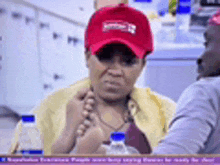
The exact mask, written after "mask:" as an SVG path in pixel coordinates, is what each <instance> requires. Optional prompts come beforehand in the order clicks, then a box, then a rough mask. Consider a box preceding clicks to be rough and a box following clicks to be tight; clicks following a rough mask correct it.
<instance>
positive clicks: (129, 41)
mask: <svg viewBox="0 0 220 165" xmlns="http://www.w3.org/2000/svg"><path fill="white" fill-rule="evenodd" d="M113 43H121V44H125V45H126V46H128V47H129V48H130V49H131V50H132V51H133V52H134V54H135V55H136V56H137V58H140V59H143V58H144V57H145V55H146V54H147V53H148V52H152V51H153V34H152V31H151V28H150V23H149V21H148V19H147V17H146V16H145V15H144V14H143V13H142V12H141V11H138V10H136V9H135V8H132V7H129V6H128V5H125V4H119V5H117V6H114V7H103V8H101V9H100V10H98V11H96V12H95V13H94V14H93V15H92V17H91V18H90V21H89V23H88V26H87V29H86V32H85V48H87V49H89V50H90V51H91V53H92V55H95V54H96V53H97V52H98V51H99V50H100V49H101V48H103V46H105V45H107V44H113Z"/></svg>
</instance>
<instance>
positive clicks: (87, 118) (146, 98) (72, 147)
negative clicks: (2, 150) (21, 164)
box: [10, 4, 175, 155]
mask: <svg viewBox="0 0 220 165" xmlns="http://www.w3.org/2000/svg"><path fill="white" fill-rule="evenodd" d="M152 51H153V35H152V32H151V28H150V23H149V21H148V19H147V17H146V16H145V15H144V14H143V13H142V12H140V11H138V10H136V9H134V8H131V7H129V6H127V5H124V4H119V5H117V6H114V7H103V8H101V9H100V10H98V11H96V12H95V13H94V14H93V15H92V17H91V19H90V21H89V23H88V26H87V29H86V32H85V58H86V65H87V67H88V70H89V78H85V79H83V80H81V81H78V82H76V83H75V84H73V85H71V86H69V87H66V88H64V89H60V90H58V91H57V92H55V93H53V94H51V95H49V96H48V97H47V98H45V99H44V100H43V101H42V103H41V104H40V105H38V106H37V107H36V108H35V109H34V110H33V111H34V114H36V115H37V126H38V128H39V130H40V132H41V134H42V135H43V141H44V152H45V155H51V154H69V153H73V151H74V152H75V153H76V154H93V153H104V152H105V150H103V147H102V144H109V140H110V134H111V132H115V131H120V132H125V134H126V141H125V143H126V144H127V145H129V146H132V147H134V148H136V149H137V150H138V151H139V153H141V154H148V153H151V151H152V149H153V148H154V147H156V146H157V145H158V142H159V141H160V139H161V138H162V137H163V136H165V135H166V134H167V130H168V125H169V122H170V121H171V119H172V117H173V114H174V112H175V102H173V101H172V100H171V99H169V98H168V97H165V96H163V95H160V94H158V93H156V92H154V91H152V90H151V89H150V88H138V87H136V86H135V85H134V84H135V82H136V81H137V78H138V77H139V75H140V74H141V72H142V70H143V69H144V66H145V65H146V56H147V55H149V54H150V53H151V52H152ZM20 131H21V122H19V124H18V125H17V129H16V132H15V136H14V139H13V142H12V146H11V148H10V153H11V154H13V153H16V151H17V150H19V132H20Z"/></svg>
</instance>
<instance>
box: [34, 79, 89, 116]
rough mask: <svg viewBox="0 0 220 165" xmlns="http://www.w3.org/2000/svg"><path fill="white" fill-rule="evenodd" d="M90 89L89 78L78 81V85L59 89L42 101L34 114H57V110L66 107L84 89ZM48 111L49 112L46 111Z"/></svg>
mask: <svg viewBox="0 0 220 165" xmlns="http://www.w3.org/2000/svg"><path fill="white" fill-rule="evenodd" d="M86 87H90V81H89V79H88V78H85V79H83V80H80V81H77V82H76V83H74V84H72V85H69V86H67V87H65V88H61V89H58V90H56V91H53V92H52V93H50V94H48V95H47V96H46V97H45V98H44V99H42V100H41V101H40V102H39V103H38V104H37V106H36V107H35V108H34V110H33V112H38V113H39V112H40V111H42V112H44V113H45V112H53V113H54V112H55V111H56V110H57V109H59V108H61V107H62V106H65V105H66V104H67V103H68V101H69V100H70V99H72V98H73V96H74V95H75V94H76V93H77V92H78V91H79V90H80V89H82V88H86ZM45 109H47V111H45Z"/></svg>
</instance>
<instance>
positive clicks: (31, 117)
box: [22, 115, 35, 123]
mask: <svg viewBox="0 0 220 165" xmlns="http://www.w3.org/2000/svg"><path fill="white" fill-rule="evenodd" d="M22 122H26V123H27V122H28V123H33V122H35V116H34V115H22Z"/></svg>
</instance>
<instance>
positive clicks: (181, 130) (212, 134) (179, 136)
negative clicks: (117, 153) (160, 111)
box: [153, 10, 220, 154]
mask: <svg viewBox="0 0 220 165" xmlns="http://www.w3.org/2000/svg"><path fill="white" fill-rule="evenodd" d="M204 37H205V40H206V41H205V51H204V53H203V54H202V55H201V57H200V58H198V60H197V64H198V73H199V76H198V81H197V82H195V83H193V84H192V85H190V86H189V87H188V88H187V89H185V91H184V92H183V93H182V95H181V97H180V98H179V100H178V103H177V110H176V115H175V117H174V119H173V120H172V122H171V125H170V129H169V134H168V135H167V136H166V137H165V138H164V139H163V140H162V141H161V142H160V144H159V146H158V147H157V148H155V150H154V151H153V154H220V138H219V137H220V49H219V47H220V10H219V11H218V12H217V13H216V14H215V15H213V16H212V17H211V18H210V20H209V25H208V27H207V29H206V32H205V33H204Z"/></svg>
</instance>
